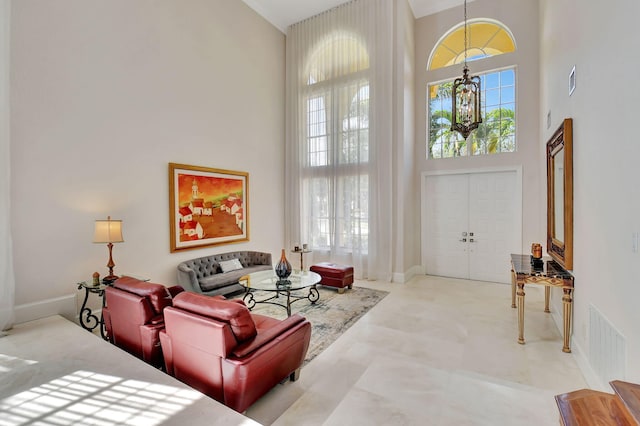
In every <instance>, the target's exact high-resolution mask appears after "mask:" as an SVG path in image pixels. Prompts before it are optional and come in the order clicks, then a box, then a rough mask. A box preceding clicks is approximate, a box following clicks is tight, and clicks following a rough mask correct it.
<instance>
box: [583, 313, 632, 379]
mask: <svg viewBox="0 0 640 426" xmlns="http://www.w3.org/2000/svg"><path fill="white" fill-rule="evenodd" d="M589 360H590V362H591V367H592V368H593V371H594V372H595V373H596V374H597V375H598V377H599V378H600V380H601V381H602V383H605V384H606V383H609V382H610V381H611V380H625V376H626V373H627V340H626V339H625V337H624V336H623V335H622V334H621V333H620V332H619V331H618V330H617V329H616V328H615V327H614V326H613V324H611V323H610V322H609V321H608V320H607V319H606V318H605V317H604V315H602V313H600V311H599V310H598V309H596V307H595V306H593V305H589Z"/></svg>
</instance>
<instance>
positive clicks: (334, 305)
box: [239, 286, 389, 366]
mask: <svg viewBox="0 0 640 426" xmlns="http://www.w3.org/2000/svg"><path fill="white" fill-rule="evenodd" d="M318 292H319V293H320V300H318V301H317V302H316V303H315V304H311V303H310V302H309V301H308V300H307V299H303V300H299V301H297V302H295V303H293V304H292V305H291V313H292V314H295V313H299V314H300V315H302V316H304V317H305V318H307V319H308V320H309V322H310V323H311V342H310V343H309V350H308V351H307V356H306V358H305V360H304V363H303V366H304V365H305V364H307V363H308V362H310V361H311V360H312V359H313V358H315V357H316V356H317V355H318V354H320V353H321V352H322V351H323V350H325V349H326V348H327V347H329V345H331V343H333V342H334V341H335V340H336V339H337V338H338V337H339V336H340V335H341V334H342V333H344V332H345V331H346V330H347V329H348V328H349V327H351V326H352V325H353V324H355V323H356V321H358V319H360V318H361V317H362V316H363V315H364V314H366V313H367V311H369V309H371V308H373V307H374V306H375V305H376V304H377V303H378V302H380V301H381V300H382V299H384V298H385V296H386V295H387V294H389V292H387V291H382V290H373V289H369V288H363V287H354V288H353V289H351V290H348V289H346V290H345V292H344V293H343V294H338V292H337V291H336V290H335V289H332V288H327V287H323V286H319V287H318ZM271 294H273V293H266V292H256V293H255V297H256V299H258V300H260V299H262V298H265V297H268V296H269V295H271ZM239 297H240V298H242V295H240V296H239ZM252 312H253V313H256V314H261V315H267V316H270V317H273V318H278V319H285V318H286V317H287V311H286V309H285V308H283V307H280V306H275V305H270V304H267V303H263V304H260V303H258V304H256V306H255V307H254V308H253V310H252Z"/></svg>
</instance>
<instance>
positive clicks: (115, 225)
mask: <svg viewBox="0 0 640 426" xmlns="http://www.w3.org/2000/svg"><path fill="white" fill-rule="evenodd" d="M93 242H94V243H103V244H104V243H107V247H109V263H107V268H109V275H107V276H106V277H104V278H103V279H102V282H103V283H105V284H111V283H112V282H114V281H115V280H117V279H118V276H117V275H114V274H113V267H114V266H116V264H115V263H114V262H113V257H112V255H111V251H112V250H113V243H122V242H124V239H123V238H122V221H121V220H111V216H107V220H96V228H95V233H94V234H93Z"/></svg>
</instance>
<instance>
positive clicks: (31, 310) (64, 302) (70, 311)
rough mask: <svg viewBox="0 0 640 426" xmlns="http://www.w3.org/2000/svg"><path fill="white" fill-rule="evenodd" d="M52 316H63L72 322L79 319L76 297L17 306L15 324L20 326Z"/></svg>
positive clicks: (71, 296) (70, 296) (63, 297)
mask: <svg viewBox="0 0 640 426" xmlns="http://www.w3.org/2000/svg"><path fill="white" fill-rule="evenodd" d="M52 315H61V316H63V317H65V318H67V319H68V320H70V321H76V319H77V316H78V314H77V302H76V295H75V294H70V295H67V296H61V297H56V298H54V299H47V300H42V301H39V302H33V303H25V304H23V305H17V306H16V307H15V309H14V319H15V321H14V323H15V324H20V323H23V322H27V321H33V320H37V319H40V318H45V317H49V316H52Z"/></svg>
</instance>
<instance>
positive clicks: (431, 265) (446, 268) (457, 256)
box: [426, 175, 469, 278]
mask: <svg viewBox="0 0 640 426" xmlns="http://www.w3.org/2000/svg"><path fill="white" fill-rule="evenodd" d="M468 192H469V181H468V179H467V178H466V176H464V175H451V176H432V177H430V178H429V179H427V193H429V194H431V197H430V199H429V200H428V202H427V204H426V209H427V212H426V213H427V218H428V220H427V223H426V227H427V235H429V236H430V237H429V238H428V241H427V243H426V259H427V264H426V269H427V273H428V274H431V275H443V276H448V277H454V278H465V277H468V275H469V261H468V253H467V250H468V246H467V244H465V243H463V242H461V241H459V240H461V239H462V232H463V231H464V230H465V228H466V224H467V220H468V218H467V217H468V214H467V211H468V203H469V197H468Z"/></svg>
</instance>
